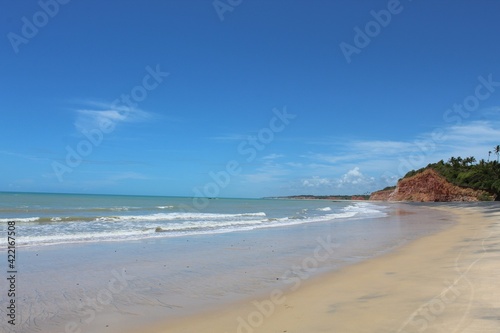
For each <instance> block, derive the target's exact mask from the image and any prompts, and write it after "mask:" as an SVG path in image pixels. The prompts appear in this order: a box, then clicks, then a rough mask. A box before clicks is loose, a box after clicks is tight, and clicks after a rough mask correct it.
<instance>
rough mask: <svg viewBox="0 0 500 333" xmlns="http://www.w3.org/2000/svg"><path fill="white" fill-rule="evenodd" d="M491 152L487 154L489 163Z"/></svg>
mask: <svg viewBox="0 0 500 333" xmlns="http://www.w3.org/2000/svg"><path fill="white" fill-rule="evenodd" d="M490 156H491V150H490V151H489V152H488V162H489V161H490Z"/></svg>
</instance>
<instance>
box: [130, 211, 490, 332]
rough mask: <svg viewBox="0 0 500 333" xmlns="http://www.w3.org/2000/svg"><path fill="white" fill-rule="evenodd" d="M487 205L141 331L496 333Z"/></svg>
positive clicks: (460, 212) (459, 212) (456, 214)
mask: <svg viewBox="0 0 500 333" xmlns="http://www.w3.org/2000/svg"><path fill="white" fill-rule="evenodd" d="M488 207H489V208H488ZM488 207H473V206H470V205H467V206H463V207H462V206H460V205H456V206H455V207H451V208H450V206H447V207H441V206H437V207H436V209H441V210H446V211H448V212H451V213H453V214H454V216H455V218H456V222H457V224H456V225H454V226H452V227H450V228H448V229H446V230H444V231H440V232H438V233H435V234H432V235H430V236H425V237H423V238H420V239H417V240H416V241H413V242H411V243H409V244H407V245H405V246H402V247H401V248H399V249H397V250H396V251H393V252H391V253H388V254H385V255H382V256H379V257H377V258H374V259H370V260H367V261H363V262H361V263H358V264H354V265H351V266H348V267H345V268H343V269H341V270H339V271H337V272H332V273H327V274H323V275H321V276H319V277H315V278H309V279H307V278H304V279H300V278H299V279H297V278H295V280H294V281H293V282H294V285H293V287H294V288H293V289H295V290H294V291H286V292H285V291H284V290H285V289H279V288H277V289H275V290H274V291H272V292H271V293H269V294H268V295H267V296H265V297H261V298H258V299H248V300H247V301H245V302H241V303H238V304H233V305H232V306H230V307H226V308H224V309H218V310H214V311H213V312H211V313H205V314H203V315H198V316H189V317H187V318H183V319H179V320H176V321H171V320H169V321H168V322H163V323H158V324H155V325H152V326H150V327H147V328H142V329H141V330H140V332H147V333H160V332H186V333H187V332H228V333H229V332H237V333H253V332H287V333H315V332H318V333H319V332H356V333H359V332H370V333H373V332H381V333H382V332H384V333H387V332H447V333H448V332H499V331H500V288H499V287H498V276H500V264H499V262H500V261H499V259H500V223H499V217H500V213H499V212H498V208H496V209H495V206H488ZM309 259H310V258H309ZM304 261H305V262H307V261H308V259H307V258H305V260H304ZM310 261H311V262H312V260H310ZM311 265H312V264H311ZM287 290H288V289H287ZM137 332H138V331H137Z"/></svg>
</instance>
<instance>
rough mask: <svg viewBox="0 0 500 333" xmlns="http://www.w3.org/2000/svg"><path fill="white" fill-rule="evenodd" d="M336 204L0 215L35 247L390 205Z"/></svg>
mask: <svg viewBox="0 0 500 333" xmlns="http://www.w3.org/2000/svg"><path fill="white" fill-rule="evenodd" d="M162 207H167V206H162ZM332 207H335V206H332ZM332 207H324V208H319V209H315V210H308V209H307V208H306V209H301V210H300V213H296V214H295V215H290V216H283V214H282V213H277V212H274V213H273V214H274V215H271V216H268V215H267V214H266V213H265V212H248V213H237V214H217V213H201V212H169V213H152V214H138V215H115V216H86V217H82V218H78V217H57V216H52V217H50V216H49V217H23V218H15V219H14V218H8V219H0V222H6V221H11V220H15V221H17V222H19V223H20V224H23V227H22V228H23V233H22V234H21V235H20V236H19V237H17V239H16V240H17V244H18V245H19V246H30V245H49V244H62V243H81V242H101V241H124V240H139V239H147V238H164V237H178V236H188V235H204V234H216V233H228V232H235V231H247V230H255V229H262V228H276V227H285V226H293V225H299V224H306V223H318V222H327V221H332V222H335V221H348V220H350V219H352V218H367V217H381V216H385V215H386V213H385V212H384V209H385V207H383V206H378V205H374V204H370V203H351V204H349V205H348V206H344V207H338V208H332ZM279 214H281V216H279ZM4 226H5V224H4ZM4 226H3V227H4ZM1 227H2V226H0V229H1ZM5 242H6V239H2V238H0V246H2V245H5Z"/></svg>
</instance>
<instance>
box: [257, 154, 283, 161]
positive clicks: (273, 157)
mask: <svg viewBox="0 0 500 333" xmlns="http://www.w3.org/2000/svg"><path fill="white" fill-rule="evenodd" d="M282 157H285V155H282V154H269V155H266V156H263V157H262V159H263V160H275V159H278V158H282Z"/></svg>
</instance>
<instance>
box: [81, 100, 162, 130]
mask: <svg viewBox="0 0 500 333" xmlns="http://www.w3.org/2000/svg"><path fill="white" fill-rule="evenodd" d="M152 117H153V114H152V113H150V112H146V111H143V110H141V109H138V108H132V107H127V106H124V105H115V104H112V103H103V102H96V101H88V102H86V103H85V107H84V108H79V109H77V110H76V120H75V123H74V125H75V127H76V129H77V130H78V131H79V132H81V131H89V130H92V129H98V128H100V127H101V126H102V125H103V124H109V123H113V124H114V125H115V126H116V125H117V124H120V123H134V122H142V121H145V120H149V119H151V118H152Z"/></svg>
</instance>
